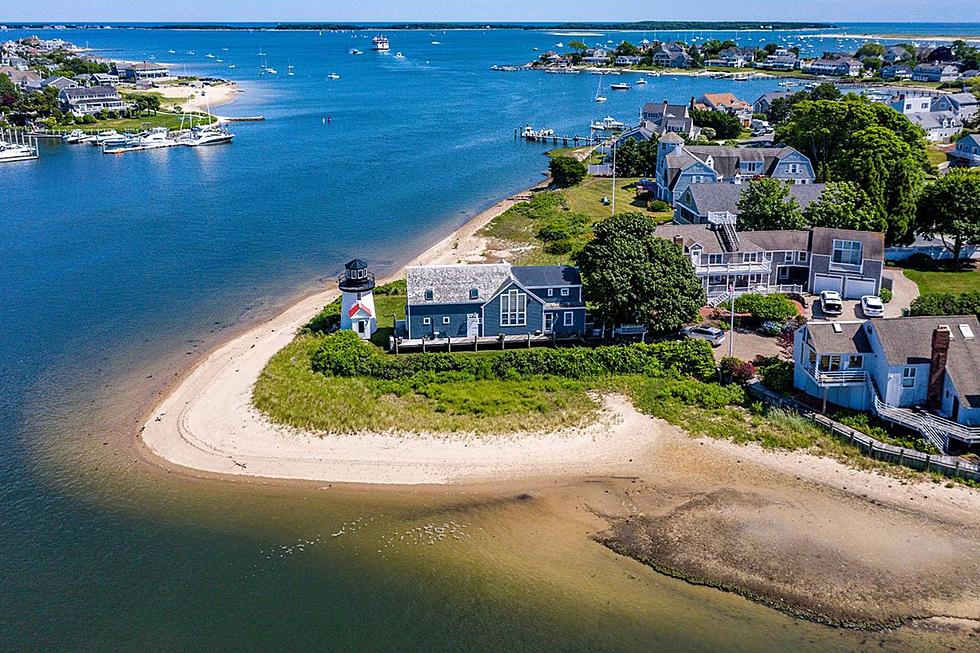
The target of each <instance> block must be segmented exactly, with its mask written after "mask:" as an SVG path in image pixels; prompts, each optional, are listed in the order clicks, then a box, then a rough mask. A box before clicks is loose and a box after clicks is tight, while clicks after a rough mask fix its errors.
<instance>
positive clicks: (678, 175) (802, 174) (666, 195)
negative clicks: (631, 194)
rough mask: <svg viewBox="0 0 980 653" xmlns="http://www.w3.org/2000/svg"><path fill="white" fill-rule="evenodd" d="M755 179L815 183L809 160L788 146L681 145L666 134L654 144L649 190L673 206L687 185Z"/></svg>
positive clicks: (734, 182) (680, 141) (736, 182)
mask: <svg viewBox="0 0 980 653" xmlns="http://www.w3.org/2000/svg"><path fill="white" fill-rule="evenodd" d="M756 177H772V178H774V179H781V180H783V181H787V182H790V183H794V184H812V183H813V182H814V181H815V180H816V174H815V172H814V169H813V164H812V163H811V162H810V159H808V158H807V157H806V156H804V155H803V154H801V153H800V152H799V151H797V150H795V149H793V148H791V147H777V148H764V147H753V148H742V147H729V146H725V145H685V144H684V141H683V140H681V138H680V137H678V136H677V135H676V134H666V135H665V136H663V137H661V139H660V142H659V144H658V145H657V174H656V179H655V181H654V183H653V188H652V190H653V192H654V194H655V195H656V197H657V199H661V200H664V201H666V202H669V203H671V204H674V203H675V202H676V201H677V200H678V199H680V197H681V196H682V195H683V194H684V191H686V190H687V188H688V187H689V186H690V185H691V184H721V183H730V184H741V183H742V182H743V181H749V180H751V179H754V178H756Z"/></svg>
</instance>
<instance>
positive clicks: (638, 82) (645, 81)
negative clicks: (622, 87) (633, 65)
mask: <svg viewBox="0 0 980 653" xmlns="http://www.w3.org/2000/svg"><path fill="white" fill-rule="evenodd" d="M646 83H647V80H645V79H643V78H642V77H641V78H639V79H638V80H636V85H637V86H643V85H644V84H646Z"/></svg>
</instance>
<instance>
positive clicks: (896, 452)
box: [746, 382, 980, 481]
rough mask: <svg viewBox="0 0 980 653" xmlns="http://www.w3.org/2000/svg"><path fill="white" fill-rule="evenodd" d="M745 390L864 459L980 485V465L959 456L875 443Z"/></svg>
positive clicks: (765, 393) (779, 399)
mask: <svg viewBox="0 0 980 653" xmlns="http://www.w3.org/2000/svg"><path fill="white" fill-rule="evenodd" d="M746 389H747V390H748V391H749V394H751V395H752V396H753V397H756V398H757V399H761V400H762V401H765V402H766V403H768V404H771V405H775V406H779V407H780V408H788V409H790V410H793V411H796V412H797V413H799V414H800V415H803V416H804V417H807V418H809V419H810V420H812V421H813V422H814V423H815V424H818V425H819V426H822V427H823V428H825V429H827V430H828V431H830V434H831V435H832V436H834V437H836V438H839V439H841V440H844V441H847V442H850V443H851V444H853V445H855V446H857V447H858V448H859V449H860V450H861V451H862V452H863V453H864V454H865V455H867V456H870V457H871V458H874V459H875V460H884V461H887V462H890V463H895V464H896V465H903V466H905V467H909V468H911V469H917V470H920V471H924V472H938V473H940V474H944V475H946V476H951V477H955V478H969V479H971V480H974V481H980V465H976V464H975V463H971V462H967V461H965V460H963V459H962V458H959V457H957V456H945V455H938V454H928V453H923V452H921V451H916V450H915V449H909V448H907V447H897V446H895V445H893V444H888V443H885V442H882V441H881V440H876V439H875V438H873V437H871V436H870V435H868V434H867V433H862V432H861V431H858V430H856V429H853V428H851V427H849V426H847V425H845V424H841V423H840V422H837V421H835V420H832V419H830V418H829V417H827V416H826V415H822V414H820V413H816V412H814V411H812V410H811V409H810V408H808V407H806V406H804V405H803V404H801V403H800V402H798V401H796V400H794V399H790V398H789V397H785V396H783V395H781V394H779V393H776V392H773V391H772V390H770V389H769V388H767V387H765V386H764V385H762V384H761V383H758V382H756V383H750V384H749V385H748V386H747V388H746Z"/></svg>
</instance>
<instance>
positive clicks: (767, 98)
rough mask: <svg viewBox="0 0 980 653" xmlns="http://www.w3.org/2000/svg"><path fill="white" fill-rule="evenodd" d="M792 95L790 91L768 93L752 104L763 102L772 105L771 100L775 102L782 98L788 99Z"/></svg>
mask: <svg viewBox="0 0 980 653" xmlns="http://www.w3.org/2000/svg"><path fill="white" fill-rule="evenodd" d="M792 94H793V92H792V91H772V92H770V93H763V94H762V95H760V96H759V97H758V98H757V99H756V101H755V102H753V103H752V104H758V103H759V102H761V101H763V100H765V101H766V102H769V103H770V104H772V101H773V100H777V99H779V98H784V97H789V96H791V95H792Z"/></svg>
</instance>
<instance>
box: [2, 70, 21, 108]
mask: <svg viewBox="0 0 980 653" xmlns="http://www.w3.org/2000/svg"><path fill="white" fill-rule="evenodd" d="M18 100H20V89H19V88H17V85H16V84H14V83H13V82H12V81H11V80H10V75H7V74H0V112H6V111H7V110H9V109H10V108H11V107H13V106H14V105H15V104H16V103H17V101H18Z"/></svg>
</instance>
